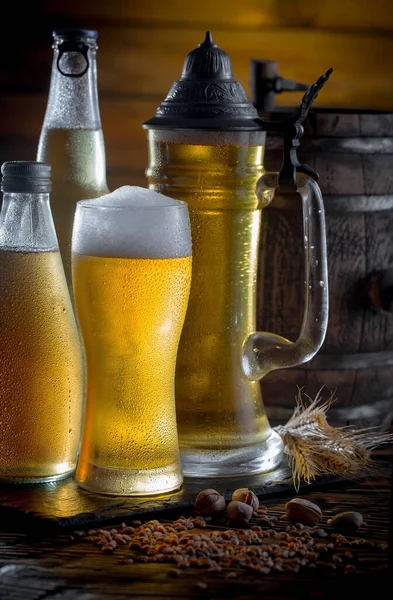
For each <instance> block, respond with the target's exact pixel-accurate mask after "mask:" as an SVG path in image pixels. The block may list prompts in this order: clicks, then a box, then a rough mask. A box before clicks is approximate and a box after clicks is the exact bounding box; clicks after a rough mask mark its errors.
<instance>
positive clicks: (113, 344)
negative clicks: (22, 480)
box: [72, 188, 191, 495]
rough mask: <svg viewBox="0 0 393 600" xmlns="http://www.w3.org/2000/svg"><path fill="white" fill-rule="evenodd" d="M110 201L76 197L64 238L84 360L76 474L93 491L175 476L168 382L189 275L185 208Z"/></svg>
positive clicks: (122, 489) (135, 488) (155, 486)
mask: <svg viewBox="0 0 393 600" xmlns="http://www.w3.org/2000/svg"><path fill="white" fill-rule="evenodd" d="M140 189H141V188H140ZM131 190H132V188H131ZM143 191H144V192H146V193H148V194H150V195H151V194H152V192H149V191H148V190H143ZM133 194H134V192H132V191H131V196H130V198H131V200H130V201H132V200H133V198H134V196H133ZM111 197H112V198H113V196H112V194H109V195H108V196H106V197H104V198H103V199H98V200H96V201H94V200H91V201H88V202H86V203H85V202H82V203H79V205H78V208H77V215H76V226H75V228H74V235H73V258H72V263H73V285H74V296H75V304H76V308H77V314H78V321H79V325H80V329H81V333H82V336H83V340H84V346H85V351H86V361H87V401H86V413H85V425H84V432H83V437H82V447H81V454H80V458H79V462H78V467H77V472H76V478H77V481H78V482H79V483H80V485H82V486H83V487H86V488H87V489H90V490H93V491H97V492H101V493H108V494H120V495H144V494H157V493H163V492H166V491H169V490H172V489H177V488H179V487H180V486H181V483H182V480H183V478H182V471H181V464H180V453H179V444H178V434H177V426H176V410H175V396H174V392H175V389H174V379H175V366H176V357H177V350H178V345H179V339H180V334H181V330H182V327H183V323H184V318H185V314H186V309H187V303H188V297H189V289H190V280H191V245H190V244H191V242H190V241H189V240H190V233H189V225H188V213H187V208H186V205H184V203H175V202H173V201H172V200H170V202H171V203H172V204H170V205H169V206H150V207H149V206H148V207H145V206H144V204H143V203H142V205H140V204H138V203H137V205H134V206H133V205H132V202H131V205H130V206H125V207H124V206H123V207H121V206H116V204H115V205H114V206H113V208H112V209H111V208H110V200H107V201H106V200H105V198H108V199H109V198H111ZM162 198H163V197H162V196H159V199H161V200H162ZM162 201H164V202H165V199H164V200H162ZM113 202H114V201H113ZM137 202H138V200H137ZM97 203H98V204H97ZM100 205H102V207H101V208H100ZM178 208H179V209H180V208H181V210H182V211H184V215H181V216H180V217H179V216H178V215H176V214H172V213H173V211H174V212H175V213H176V211H177V210H178ZM105 211H106V212H107V213H108V214H105ZM160 211H161V212H162V216H160V214H158V213H160ZM167 213H168V215H167ZM166 215H167V218H166ZM186 216H187V220H186V221H184V219H185V217H186ZM165 219H166V220H165ZM182 221H184V225H183V223H182ZM176 223H179V227H177V225H176ZM102 224H104V225H105V228H104V232H103V233H102V232H101V235H99V234H100V229H99V228H100V227H101V225H102ZM174 226H176V227H177V229H176V231H177V232H176V231H173V232H172V229H173V227H174ZM96 227H97V231H96V230H95V228H96ZM184 236H186V239H184Z"/></svg>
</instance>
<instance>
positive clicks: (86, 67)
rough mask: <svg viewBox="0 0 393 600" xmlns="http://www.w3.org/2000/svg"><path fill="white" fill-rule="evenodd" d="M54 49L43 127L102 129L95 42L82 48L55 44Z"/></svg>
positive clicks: (81, 45)
mask: <svg viewBox="0 0 393 600" xmlns="http://www.w3.org/2000/svg"><path fill="white" fill-rule="evenodd" d="M53 49H54V54H53V62H52V72H51V80H50V89H49V98H48V104H47V108H46V114H45V120H44V127H46V128H49V129H79V128H84V129H94V130H97V129H101V118H100V111H99V105H98V91H97V62H96V49H97V46H96V43H95V41H94V40H84V42H83V43H82V44H80V45H79V46H76V45H74V46H73V45H72V44H71V45H69V44H68V45H67V43H65V42H63V41H56V42H55V43H54V46H53Z"/></svg>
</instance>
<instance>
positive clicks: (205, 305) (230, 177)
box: [147, 131, 270, 457]
mask: <svg viewBox="0 0 393 600" xmlns="http://www.w3.org/2000/svg"><path fill="white" fill-rule="evenodd" d="M148 135H149V155H150V163H149V168H148V169H147V177H148V181H149V187H150V188H151V189H154V190H155V191H159V192H161V193H162V194H166V195H168V196H172V197H174V198H178V199H180V200H184V201H186V202H187V203H188V207H189V212H190V220H191V230H192V239H193V277H192V283H191V292H190V301H189V306H188V311H187V315H186V320H185V324H184V328H183V332H182V336H181V340H180V346H179V354H178V360H177V370H176V410H177V421H178V428H179V442H180V446H181V450H182V452H183V454H184V455H185V456H186V457H187V454H188V453H192V452H193V451H194V450H195V451H196V452H198V451H200V455H202V456H203V449H204V448H206V449H207V451H208V452H209V453H210V454H211V453H212V452H213V453H214V449H217V450H218V451H220V452H226V451H228V453H229V456H230V452H231V450H232V449H239V448H242V447H243V448H245V449H247V447H252V446H253V445H256V444H259V443H261V442H263V441H264V440H265V439H266V437H267V435H268V434H269V432H270V427H269V424H268V421H267V418H266V415H265V412H264V408H263V403H262V401H261V391H260V384H259V382H252V381H249V380H248V379H247V378H246V377H245V375H244V373H243V371H242V369H241V356H240V355H241V350H240V349H241V347H242V344H243V342H244V340H245V339H246V337H247V335H248V334H249V332H250V331H255V330H256V323H255V312H256V311H255V297H256V280H257V256H258V236H259V230H260V222H261V205H260V201H259V200H258V198H257V196H256V194H255V188H256V184H257V181H258V179H259V178H260V177H261V175H262V174H263V172H264V169H263V166H262V165H263V152H264V146H263V143H262V142H261V140H260V138H261V137H262V136H261V134H258V133H252V132H251V133H249V132H246V133H243V134H237V137H236V142H235V141H234V135H232V134H231V133H214V132H213V133H211V132H198V131H195V132H194V131H187V132H184V134H183V135H184V138H185V139H184V142H183V143H182V140H181V139H179V138H180V136H181V132H180V133H179V132H170V131H163V132H160V131H149V132H148ZM262 135H263V134H262ZM173 136H176V143H173V141H172V140H173ZM241 136H243V139H244V145H241V143H240V144H239V140H240V141H241ZM262 139H263V138H262ZM187 141H189V142H191V143H187ZM193 141H194V143H192V142H193ZM204 141H205V143H203V142H204ZM220 142H222V143H220Z"/></svg>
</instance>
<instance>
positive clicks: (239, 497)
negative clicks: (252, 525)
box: [232, 488, 259, 513]
mask: <svg viewBox="0 0 393 600" xmlns="http://www.w3.org/2000/svg"><path fill="white" fill-rule="evenodd" d="M232 500H236V501H238V502H244V504H249V505H250V506H251V508H252V510H253V512H254V513H255V512H256V511H257V510H258V508H259V499H258V496H256V495H255V494H254V492H252V491H251V490H249V489H248V488H239V489H238V490H235V491H234V492H233V494H232Z"/></svg>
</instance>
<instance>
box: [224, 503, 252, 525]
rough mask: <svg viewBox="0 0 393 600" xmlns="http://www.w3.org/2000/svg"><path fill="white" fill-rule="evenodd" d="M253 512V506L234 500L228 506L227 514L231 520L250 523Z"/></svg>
mask: <svg viewBox="0 0 393 600" xmlns="http://www.w3.org/2000/svg"><path fill="white" fill-rule="evenodd" d="M253 512H254V511H253V508H252V506H250V505H249V504H246V503H245V502H239V501H238V500H232V502H230V503H229V504H228V506H227V515H228V518H229V519H230V520H231V521H238V522H243V523H248V521H249V520H250V519H251V517H252V514H253Z"/></svg>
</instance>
